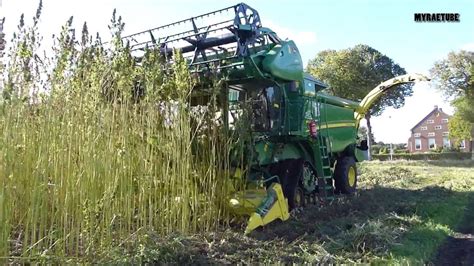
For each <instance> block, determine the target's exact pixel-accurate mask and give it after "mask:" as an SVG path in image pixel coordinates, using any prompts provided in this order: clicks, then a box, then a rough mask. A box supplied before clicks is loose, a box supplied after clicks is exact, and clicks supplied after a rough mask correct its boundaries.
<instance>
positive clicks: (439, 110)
mask: <svg viewBox="0 0 474 266" xmlns="http://www.w3.org/2000/svg"><path fill="white" fill-rule="evenodd" d="M435 112H440V113H443V114H445V115H447V116H448V117H451V116H450V115H448V114H447V113H445V112H443V109H441V108H438V106H437V105H435V107H434V108H433V110H431V112H429V114H427V115H426V116H425V117H423V119H421V120H420V122H418V123H417V124H416V125H415V126H414V127H412V128H411V129H410V130H411V131H413V129H415V128H416V127H417V126H419V125H420V124H421V123H423V122H424V121H425V120H426V119H428V117H430V116H431V115H432V114H434V113H435Z"/></svg>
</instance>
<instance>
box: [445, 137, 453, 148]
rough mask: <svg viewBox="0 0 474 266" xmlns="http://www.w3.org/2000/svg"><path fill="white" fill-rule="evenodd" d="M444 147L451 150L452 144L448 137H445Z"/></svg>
mask: <svg viewBox="0 0 474 266" xmlns="http://www.w3.org/2000/svg"><path fill="white" fill-rule="evenodd" d="M443 147H444V148H451V142H450V141H449V138H448V137H443Z"/></svg>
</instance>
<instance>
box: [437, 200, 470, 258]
mask: <svg viewBox="0 0 474 266" xmlns="http://www.w3.org/2000/svg"><path fill="white" fill-rule="evenodd" d="M434 263H435V265H474V198H472V199H471V201H470V204H469V205H468V207H467V208H466V211H465V214H464V218H463V220H462V222H461V225H460V226H459V229H458V230H457V232H456V234H455V235H454V236H452V237H449V238H448V239H447V240H446V241H445V243H444V244H443V245H442V246H441V247H440V248H439V250H438V255H437V256H436V259H435V261H434Z"/></svg>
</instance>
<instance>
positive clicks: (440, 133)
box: [407, 105, 472, 153]
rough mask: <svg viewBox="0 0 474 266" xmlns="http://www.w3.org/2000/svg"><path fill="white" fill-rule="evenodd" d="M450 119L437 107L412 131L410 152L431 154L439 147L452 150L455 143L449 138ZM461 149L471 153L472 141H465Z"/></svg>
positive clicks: (409, 144)
mask: <svg viewBox="0 0 474 266" xmlns="http://www.w3.org/2000/svg"><path fill="white" fill-rule="evenodd" d="M450 117H451V116H450V115H448V114H446V113H445V112H443V110H442V109H441V108H438V106H436V105H435V107H434V109H433V110H432V111H431V112H430V113H429V114H428V115H427V116H425V117H424V118H423V119H421V121H420V122H418V124H416V125H415V126H414V127H413V128H412V129H411V136H410V138H409V139H408V146H407V148H408V150H409V152H411V153H413V152H429V151H431V150H435V149H437V148H439V147H443V148H451V147H452V146H453V145H454V142H453V141H451V140H450V138H449V129H448V121H449V118H450ZM459 149H460V150H461V151H463V152H471V151H472V143H471V141H469V140H463V141H462V142H461V145H460V147H459Z"/></svg>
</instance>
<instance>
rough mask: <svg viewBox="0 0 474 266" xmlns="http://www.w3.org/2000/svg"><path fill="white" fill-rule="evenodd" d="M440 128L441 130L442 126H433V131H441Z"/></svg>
mask: <svg viewBox="0 0 474 266" xmlns="http://www.w3.org/2000/svg"><path fill="white" fill-rule="evenodd" d="M442 128H443V126H441V125H439V126H435V130H440V129H442Z"/></svg>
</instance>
